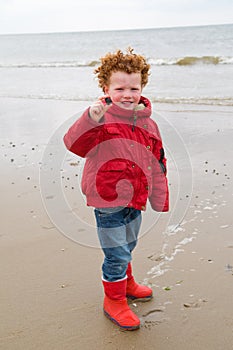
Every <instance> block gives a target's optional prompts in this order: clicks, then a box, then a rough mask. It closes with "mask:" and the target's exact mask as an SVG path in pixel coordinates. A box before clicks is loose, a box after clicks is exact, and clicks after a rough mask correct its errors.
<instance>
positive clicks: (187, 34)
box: [0, 24, 233, 106]
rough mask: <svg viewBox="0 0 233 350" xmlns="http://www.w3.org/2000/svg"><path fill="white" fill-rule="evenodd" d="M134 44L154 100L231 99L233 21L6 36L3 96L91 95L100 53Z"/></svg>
mask: <svg viewBox="0 0 233 350" xmlns="http://www.w3.org/2000/svg"><path fill="white" fill-rule="evenodd" d="M129 46H130V47H132V48H134V50H135V53H140V54H143V55H145V57H146V58H147V59H148V62H149V63H150V64H151V75H150V78H149V83H148V85H147V86H146V87H145V89H144V94H145V95H146V96H148V97H149V98H150V99H151V100H152V102H160V103H170V104H179V103H183V104H188V103H192V104H207V105H226V106H227V105H228V106H229V105H230V106H232V105H233V84H232V81H233V54H232V53H233V51H232V48H233V24H228V25H211V26H195V27H179V28H178V27H176V28H161V29H140V30H139V29H138V30H119V31H96V32H72V33H50V34H19V35H1V36H0V98H2V97H5V98H25V99H52V100H53V99H56V100H68V101H69V100H71V101H83V100H85V101H92V100H94V99H96V98H97V97H98V96H99V95H101V94H102V92H101V90H100V89H99V88H98V82H97V81H96V78H95V76H94V74H93V71H94V69H95V67H97V66H98V64H99V62H100V57H102V56H104V55H105V54H106V53H107V52H113V51H116V50H117V49H121V50H124V51H125V50H126V49H127V48H128V47H129Z"/></svg>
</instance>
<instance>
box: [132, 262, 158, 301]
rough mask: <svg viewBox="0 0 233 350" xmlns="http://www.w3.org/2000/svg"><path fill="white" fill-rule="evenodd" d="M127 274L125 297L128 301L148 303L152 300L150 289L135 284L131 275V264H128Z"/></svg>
mask: <svg viewBox="0 0 233 350" xmlns="http://www.w3.org/2000/svg"><path fill="white" fill-rule="evenodd" d="M126 274H127V287H126V296H127V298H129V299H132V300H135V299H137V300H138V301H149V300H151V299H152V298H153V295H152V293H153V292H152V289H151V288H149V287H147V286H143V285H140V284H138V283H136V282H135V280H134V277H133V275H132V266H131V263H129V264H128V269H127V271H126Z"/></svg>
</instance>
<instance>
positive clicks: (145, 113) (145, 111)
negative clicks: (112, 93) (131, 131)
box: [107, 96, 152, 119]
mask: <svg viewBox="0 0 233 350" xmlns="http://www.w3.org/2000/svg"><path fill="white" fill-rule="evenodd" d="M107 113H109V114H111V115H113V116H116V117H120V118H127V119H128V118H132V117H135V116H136V118H145V117H148V118H149V117H150V116H151V113H152V109H151V103H150V101H149V100H148V98H146V97H144V96H141V98H140V101H139V104H138V105H137V106H136V108H134V109H133V110H128V109H124V108H121V107H119V106H117V105H115V104H114V103H113V104H112V106H111V107H110V108H109V110H108V112H107Z"/></svg>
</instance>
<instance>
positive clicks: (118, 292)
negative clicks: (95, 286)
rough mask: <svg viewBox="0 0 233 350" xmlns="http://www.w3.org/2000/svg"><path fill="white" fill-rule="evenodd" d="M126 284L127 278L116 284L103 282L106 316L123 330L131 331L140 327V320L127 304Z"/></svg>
mask: <svg viewBox="0 0 233 350" xmlns="http://www.w3.org/2000/svg"><path fill="white" fill-rule="evenodd" d="M126 284H127V279H126V278H125V279H124V280H121V281H116V282H107V281H103V286H104V291H105V297H104V314H105V316H107V317H108V318H109V319H110V320H111V321H112V322H114V323H115V324H117V325H118V326H119V327H121V328H122V329H124V330H128V331H131V330H135V329H138V328H139V327H140V320H139V318H138V317H137V316H136V315H135V314H134V313H133V311H132V310H131V309H130V308H129V305H128V304H127V299H126Z"/></svg>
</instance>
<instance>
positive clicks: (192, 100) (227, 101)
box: [0, 94, 233, 106]
mask: <svg viewBox="0 0 233 350" xmlns="http://www.w3.org/2000/svg"><path fill="white" fill-rule="evenodd" d="M0 98H16V99H36V100H60V101H77V102H84V101H93V100H94V99H95V98H96V97H95V96H65V95H56V94H38V95H33V94H25V95H13V94H12V95H4V94H0ZM151 102H152V103H167V104H193V105H209V106H233V98H232V97H152V98H151Z"/></svg>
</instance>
